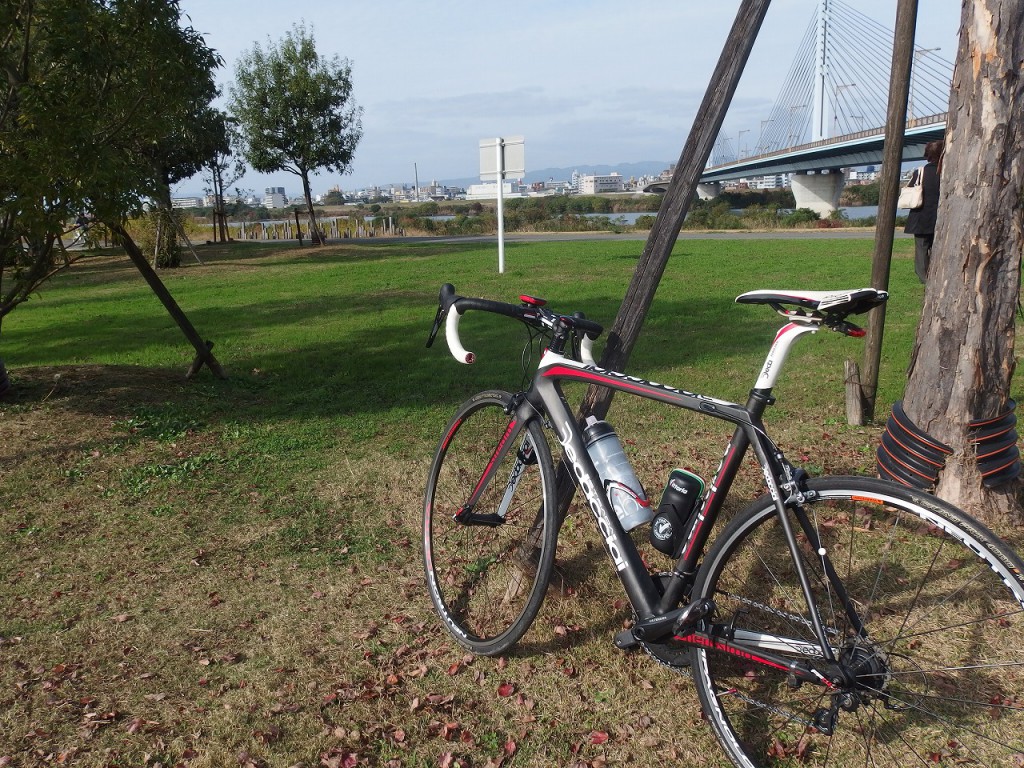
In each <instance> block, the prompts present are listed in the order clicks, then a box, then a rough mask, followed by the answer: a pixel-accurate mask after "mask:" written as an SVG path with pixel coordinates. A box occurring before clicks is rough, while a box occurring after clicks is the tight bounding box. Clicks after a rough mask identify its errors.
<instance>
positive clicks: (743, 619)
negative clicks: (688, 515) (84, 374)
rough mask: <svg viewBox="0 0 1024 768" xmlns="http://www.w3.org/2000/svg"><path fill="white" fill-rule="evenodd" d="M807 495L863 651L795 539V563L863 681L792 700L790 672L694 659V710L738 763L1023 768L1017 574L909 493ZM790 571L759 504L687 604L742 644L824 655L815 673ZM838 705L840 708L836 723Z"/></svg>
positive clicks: (983, 535) (721, 545) (839, 480)
mask: <svg viewBox="0 0 1024 768" xmlns="http://www.w3.org/2000/svg"><path fill="white" fill-rule="evenodd" d="M808 485H809V487H810V489H812V490H814V491H816V492H817V499H816V500H815V501H814V502H812V503H808V504H805V505H804V509H805V510H806V512H807V515H808V518H809V519H810V521H811V527H812V529H813V530H814V531H816V532H817V535H818V536H819V537H820V542H821V546H823V547H824V548H825V550H826V552H828V557H829V558H830V560H831V562H832V564H833V566H834V568H835V570H836V572H837V573H838V575H839V577H840V579H841V580H842V582H843V584H844V586H845V588H846V590H847V591H848V594H849V595H850V598H851V599H852V600H853V603H854V605H855V606H856V611H857V613H858V614H859V615H860V616H861V617H862V620H863V623H864V629H865V630H866V636H864V635H861V636H860V637H858V636H857V633H856V632H855V631H854V630H853V628H852V626H851V622H850V620H849V619H848V618H847V616H846V614H845V612H844V611H843V610H842V608H841V606H840V604H839V601H838V600H837V596H836V593H835V591H834V590H831V589H829V585H828V584H827V581H826V579H825V577H824V572H823V571H824V569H823V566H822V563H823V560H824V558H823V557H822V556H821V554H820V550H816V549H815V548H814V547H813V546H812V543H811V542H812V541H813V539H808V537H807V536H806V535H805V534H803V533H802V532H799V531H798V542H799V548H800V550H801V557H802V560H803V562H804V564H805V566H806V568H807V572H808V576H809V578H810V581H811V584H812V590H813V591H814V594H815V601H816V602H817V604H818V611H819V613H820V615H821V619H822V622H823V623H824V625H825V629H826V633H827V636H828V637H829V642H830V644H832V647H833V649H834V652H836V653H837V656H838V657H839V658H841V659H843V660H845V661H848V662H852V665H853V666H854V667H856V668H857V672H856V673H855V674H854V675H852V676H853V677H854V682H852V683H850V684H848V685H847V687H846V689H845V691H844V692H837V691H829V690H828V689H827V688H825V687H824V686H819V685H814V684H808V683H805V684H803V685H802V686H800V687H792V686H791V685H789V684H787V673H786V671H785V670H774V669H770V668H768V667H765V666H763V665H760V664H754V663H752V662H748V661H745V660H743V659H742V658H739V657H738V656H734V655H730V654H726V653H722V652H715V651H713V650H710V649H705V648H696V649H695V650H694V652H693V674H694V679H695V682H696V685H697V691H698V694H699V696H700V700H701V705H702V707H703V710H704V713H705V716H706V717H707V718H708V720H709V721H710V722H711V724H712V726H713V728H714V730H715V734H716V736H717V737H718V740H719V743H720V744H721V745H722V747H723V748H724V750H725V751H726V753H727V754H728V756H729V758H730V759H731V760H732V762H733V763H734V764H735V765H737V766H743V767H744V768H752V766H771V765H797V764H799V765H801V766H848V765H863V766H867V765H870V766H875V767H877V768H888V767H890V766H893V767H895V766H900V768H902V767H903V766H907V765H934V764H936V763H941V764H943V765H947V764H957V765H959V764H961V763H970V764H972V765H984V766H1010V765H1013V766H1018V765H1021V762H1020V761H1021V760H1024V583H1022V581H1021V573H1022V569H1024V564H1022V561H1021V559H1020V558H1019V557H1018V556H1017V555H1016V554H1015V553H1014V552H1013V551H1012V550H1010V549H1009V548H1008V547H1006V546H1005V545H1004V544H1003V543H1002V542H1001V541H1000V540H999V539H998V538H997V537H996V536H995V535H994V534H993V533H992V532H991V531H989V530H988V529H987V528H986V527H985V526H984V525H982V524H980V523H979V522H977V521H976V520H974V519H972V518H971V517H970V516H968V515H967V514H965V513H963V512H961V511H960V510H957V509H956V508H954V507H952V506H951V505H949V504H946V503H945V502H943V501H941V500H939V499H937V498H935V497H933V496H930V495H927V494H924V493H921V492H918V491H915V490H913V489H910V488H906V487H904V486H900V485H897V484H895V483H890V482H888V481H883V480H875V479H870V478H855V477H826V478H821V479H818V480H812V481H810V482H809V484H808ZM791 519H793V518H791ZM794 526H797V527H798V528H799V525H798V523H796V521H795V519H794ZM792 563H793V560H792V557H791V556H790V553H789V549H788V547H787V545H786V542H785V537H784V535H783V531H782V528H781V526H780V525H779V523H778V519H777V515H776V513H775V507H774V504H773V502H772V500H771V499H770V498H768V497H767V496H764V497H762V498H760V499H758V500H757V501H755V502H753V503H752V504H751V505H750V506H748V507H747V508H746V509H745V510H743V511H742V512H741V513H740V514H738V515H737V516H736V518H735V519H734V520H733V521H732V522H731V523H730V524H729V525H728V526H726V528H725V529H724V530H723V532H722V533H721V534H720V535H719V536H718V537H717V539H716V541H715V543H714V545H713V546H712V547H711V549H710V550H709V551H708V553H707V556H706V557H705V559H704V561H703V563H702V564H701V567H700V570H699V572H698V575H697V580H696V582H695V584H694V594H695V595H698V596H707V597H710V598H711V599H713V600H714V601H715V610H716V615H715V616H714V618H713V619H712V622H711V623H713V624H714V626H715V627H717V628H718V629H717V630H713V631H718V632H725V633H732V634H731V636H732V637H733V638H734V640H735V641H736V642H740V641H741V640H743V639H744V638H746V639H747V641H748V642H753V641H751V640H750V637H751V636H750V635H749V634H748V635H744V631H745V630H746V631H748V632H759V633H765V634H772V635H775V636H777V637H776V641H775V643H774V644H773V647H774V651H775V653H777V654H779V655H782V656H786V657H789V658H804V659H808V658H811V656H810V654H811V652H812V649H817V651H816V653H817V655H818V658H820V654H821V651H820V645H819V644H818V643H817V641H816V639H815V634H814V632H813V631H812V628H811V626H810V622H809V621H808V620H807V615H808V611H807V606H806V600H805V599H804V597H803V592H802V591H801V588H800V585H799V582H798V580H797V576H796V573H795V570H794V568H793V565H792ZM765 634H762V635H761V636H760V637H761V638H762V639H763V640H764V638H765ZM778 636H781V637H782V638H784V639H782V640H780V639H779V637H778ZM799 641H805V642H806V644H804V645H802V646H798V645H797V643H798V642H799ZM765 642H766V643H767V642H769V641H767V640H765ZM812 644H813V645H812ZM780 646H781V648H780ZM763 647H764V648H765V650H767V646H763ZM801 652H802V653H801ZM793 682H794V684H795V680H794V681H793ZM851 692H852V693H851ZM834 697H836V698H834ZM840 697H847V698H846V699H845V703H846V704H847V707H846V708H841V707H840V708H838V709H837V706H838V705H839V704H840V703H843V702H844V699H843V698H840ZM826 712H827V713H828V714H827V715H825V713H826ZM833 717H834V719H832V718H833ZM829 731H831V735H827V734H828V732H829Z"/></svg>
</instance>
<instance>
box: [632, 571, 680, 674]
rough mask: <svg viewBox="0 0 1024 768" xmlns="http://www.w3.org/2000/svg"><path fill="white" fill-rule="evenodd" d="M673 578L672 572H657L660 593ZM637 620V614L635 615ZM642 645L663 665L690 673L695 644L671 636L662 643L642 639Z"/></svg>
mask: <svg viewBox="0 0 1024 768" xmlns="http://www.w3.org/2000/svg"><path fill="white" fill-rule="evenodd" d="M671 578H672V574H671V573H656V574H654V576H653V579H654V584H655V586H656V588H657V590H658V594H665V586H666V585H667V584H668V582H669V580H670V579H671ZM633 621H634V622H635V621H636V614H634V615H633ZM640 647H641V648H642V649H643V651H644V653H646V654H647V655H648V656H650V657H651V658H652V659H654V660H655V661H656V662H658V663H659V664H661V665H662V666H663V667H668V668H669V669H671V670H673V671H675V672H678V673H679V674H682V675H687V676H689V675H690V661H691V659H692V657H693V646H690V645H683V644H681V643H678V642H676V641H675V640H673V639H672V638H671V637H670V638H669V639H668V640H667V641H666V642H662V643H645V642H643V641H640Z"/></svg>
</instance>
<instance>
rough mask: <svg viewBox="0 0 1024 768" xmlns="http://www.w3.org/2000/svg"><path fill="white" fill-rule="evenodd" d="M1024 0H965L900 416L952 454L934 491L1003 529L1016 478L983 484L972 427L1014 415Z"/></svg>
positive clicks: (1013, 521) (1022, 241) (1011, 510)
mask: <svg viewBox="0 0 1024 768" xmlns="http://www.w3.org/2000/svg"><path fill="white" fill-rule="evenodd" d="M1021 29H1024V0H966V1H965V2H964V6H963V16H962V19H961V37H960V48H959V51H958V55H957V67H956V72H955V75H954V80H953V91H952V95H951V97H950V106H949V121H948V124H947V132H946V151H945V156H944V158H943V161H942V171H941V185H942V186H941V193H940V200H939V213H938V224H937V228H936V233H935V243H934V247H933V253H932V259H931V265H930V267H929V273H928V282H927V286H926V290H925V299H924V307H923V309H922V313H921V322H920V325H919V326H918V330H917V342H916V344H915V346H914V350H913V354H912V357H911V364H910V370H909V373H908V380H907V388H906V392H905V395H904V409H905V410H906V412H907V415H908V416H909V417H910V418H911V419H912V420H913V421H914V423H915V424H917V426H919V427H920V428H921V429H923V430H924V431H925V432H927V433H929V434H930V435H932V436H933V437H935V438H937V439H938V440H939V441H941V442H943V443H945V444H946V445H948V446H950V447H951V448H952V449H953V454H952V456H950V457H949V458H948V460H947V462H946V465H945V468H944V469H943V470H942V472H941V473H940V476H939V481H938V485H937V487H936V494H937V495H938V496H940V497H941V498H944V499H946V500H948V501H950V502H952V503H953V504H955V505H957V506H959V507H961V508H963V509H964V510H966V511H967V512H969V513H971V514H974V515H976V516H977V517H979V518H982V519H984V520H986V521H987V522H989V523H990V524H992V525H995V526H996V527H997V528H998V527H1002V526H1006V525H1020V524H1022V523H1024V516H1022V511H1021V505H1020V500H1019V499H1018V496H1017V494H1018V492H1019V490H1020V488H1021V483H1020V481H1019V480H1017V481H1013V482H1010V483H1007V484H1005V485H1002V486H1000V487H997V488H992V489H990V488H986V487H985V486H984V485H983V484H982V479H981V474H980V471H979V469H978V465H977V460H976V450H975V448H974V445H973V444H972V443H971V440H970V434H969V430H968V425H969V423H970V422H971V421H976V420H982V419H986V418H992V417H995V416H997V415H999V414H1001V413H1003V412H1005V411H1006V410H1007V409H1008V408H1009V407H1010V405H1009V400H1010V380H1011V378H1012V376H1013V371H1014V365H1015V361H1014V320H1015V312H1016V310H1017V303H1018V298H1019V294H1020V278H1021V272H1020V268H1021V249H1022V247H1024V77H1022V72H1021V61H1022V60H1024V36H1022V35H1021Z"/></svg>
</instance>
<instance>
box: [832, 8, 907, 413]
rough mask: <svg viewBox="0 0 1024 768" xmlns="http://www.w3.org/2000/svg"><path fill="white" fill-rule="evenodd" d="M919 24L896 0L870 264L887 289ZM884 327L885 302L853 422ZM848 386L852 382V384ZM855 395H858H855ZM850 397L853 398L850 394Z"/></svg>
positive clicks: (870, 391) (874, 325)
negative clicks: (880, 170)
mask: <svg viewBox="0 0 1024 768" xmlns="http://www.w3.org/2000/svg"><path fill="white" fill-rule="evenodd" d="M916 27H917V0H898V3H897V5H896V30H895V32H894V35H893V46H892V73H891V75H890V77H889V105H888V107H887V109H888V112H887V114H886V119H885V146H884V147H883V148H882V176H881V178H880V179H879V182H878V218H877V219H876V220H875V253H874V257H873V258H872V262H871V287H872V288H880V289H882V290H888V288H889V268H890V266H891V265H892V243H893V238H894V229H895V227H896V202H897V200H898V199H899V195H900V167H901V166H902V164H903V139H904V135H905V133H906V124H907V100H908V98H909V95H910V75H911V72H910V70H911V67H912V66H913V63H914V30H915V28H916ZM884 331H885V304H882V305H881V306H879V307H875V308H874V309H873V310H871V312H870V313H869V314H868V332H867V338H866V339H865V345H864V366H863V370H862V371H861V372H860V386H859V390H860V392H859V399H860V401H861V414H860V418H859V419H854V418H851V417H853V416H855V413H851V409H849V408H848V409H847V420H848V421H849V422H850V423H851V424H867V423H868V422H870V421H871V420H872V419H873V418H874V417H875V396H876V395H877V393H878V370H879V367H880V364H881V360H882V336H883V334H884ZM848 386H853V385H852V384H850V385H848ZM855 395H856V393H855ZM848 400H854V401H855V400H856V397H851V396H849V394H848Z"/></svg>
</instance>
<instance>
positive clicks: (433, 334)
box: [427, 304, 448, 348]
mask: <svg viewBox="0 0 1024 768" xmlns="http://www.w3.org/2000/svg"><path fill="white" fill-rule="evenodd" d="M447 314H448V310H447V309H445V307H444V305H443V304H438V305H437V313H436V314H435V315H434V324H433V325H432V326H431V328H430V336H428V337H427V347H428V348H429V347H432V346H434V339H436V338H437V332H438V331H439V330H440V328H441V323H443V322H444V319H445V316H446V315H447Z"/></svg>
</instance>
